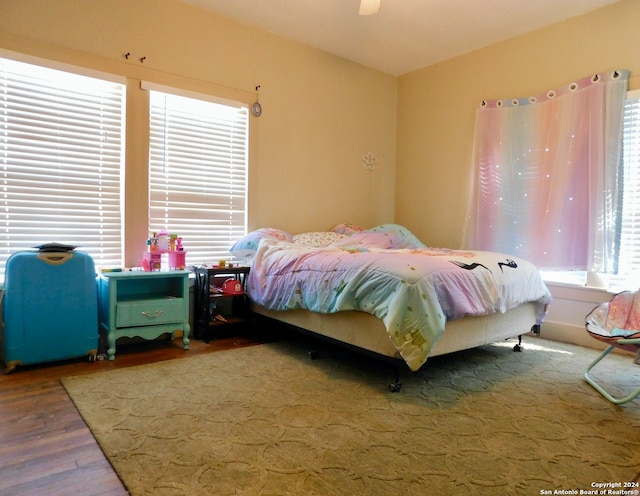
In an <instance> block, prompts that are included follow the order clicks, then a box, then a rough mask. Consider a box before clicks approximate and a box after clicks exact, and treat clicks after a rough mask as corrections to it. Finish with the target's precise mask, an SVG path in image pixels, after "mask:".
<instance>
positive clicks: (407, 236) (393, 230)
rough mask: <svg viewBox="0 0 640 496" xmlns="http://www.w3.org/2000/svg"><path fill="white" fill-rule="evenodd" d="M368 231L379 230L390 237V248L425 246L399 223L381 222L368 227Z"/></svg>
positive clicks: (425, 246)
mask: <svg viewBox="0 0 640 496" xmlns="http://www.w3.org/2000/svg"><path fill="white" fill-rule="evenodd" d="M368 232H380V233H384V234H386V235H388V236H389V237H390V239H391V243H392V246H391V248H427V245H425V244H424V243H423V242H422V241H420V240H419V239H418V238H416V237H415V235H414V234H413V233H412V232H411V231H409V229H407V228H406V227H404V226H401V225H399V224H382V225H380V226H376V227H374V228H372V229H369V230H368Z"/></svg>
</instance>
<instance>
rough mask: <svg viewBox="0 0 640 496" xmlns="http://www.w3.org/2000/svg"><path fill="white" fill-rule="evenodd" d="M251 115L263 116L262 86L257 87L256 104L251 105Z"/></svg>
mask: <svg viewBox="0 0 640 496" xmlns="http://www.w3.org/2000/svg"><path fill="white" fill-rule="evenodd" d="M251 113H252V114H253V115H254V116H255V117H260V116H261V115H262V105H260V85H258V86H256V102H255V103H254V104H253V105H251Z"/></svg>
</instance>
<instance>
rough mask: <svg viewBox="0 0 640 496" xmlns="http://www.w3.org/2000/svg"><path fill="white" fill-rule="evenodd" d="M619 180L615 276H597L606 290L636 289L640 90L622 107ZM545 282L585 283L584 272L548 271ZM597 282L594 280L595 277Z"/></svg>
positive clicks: (639, 264) (639, 232) (639, 247)
mask: <svg viewBox="0 0 640 496" xmlns="http://www.w3.org/2000/svg"><path fill="white" fill-rule="evenodd" d="M621 177H622V180H621V181H619V188H620V192H621V194H620V198H621V199H622V222H621V224H620V232H619V234H618V239H619V243H618V245H619V247H620V249H619V255H618V257H617V260H616V261H615V262H616V263H615V265H617V268H618V271H617V274H610V275H609V276H608V277H607V276H606V275H605V276H600V277H599V283H600V285H602V286H605V287H607V288H608V289H609V290H610V291H613V292H618V291H623V290H625V289H630V290H634V289H637V288H638V281H639V280H640V91H638V90H636V91H630V92H628V93H627V99H626V101H625V105H624V118H623V134H622V166H621ZM543 275H544V277H545V280H547V281H549V282H561V283H568V284H578V285H584V284H588V274H587V272H585V271H573V272H562V271H556V272H553V271H548V272H544V273H543ZM596 279H598V278H596Z"/></svg>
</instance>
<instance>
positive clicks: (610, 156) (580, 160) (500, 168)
mask: <svg viewBox="0 0 640 496" xmlns="http://www.w3.org/2000/svg"><path fill="white" fill-rule="evenodd" d="M628 79H629V73H628V72H627V71H615V72H611V73H602V74H596V75H594V76H591V77H588V78H584V79H581V80H579V81H576V82H573V83H571V84H569V85H567V86H565V87H562V88H558V89H555V90H551V91H548V92H547V93H545V94H543V95H539V96H536V97H531V98H524V99H513V100H492V101H485V102H482V105H481V107H480V108H479V109H478V111H477V115H476V128H475V140H474V153H473V168H474V172H473V177H474V185H473V189H472V191H473V193H472V197H471V203H470V208H469V215H468V218H467V223H466V226H465V241H464V245H465V248H468V249H477V250H489V251H499V252H504V253H507V254H512V255H514V256H519V257H522V258H525V259H528V260H530V261H532V262H533V263H535V264H537V265H538V266H539V267H540V268H546V269H563V270H592V271H596V272H606V271H608V270H610V269H611V267H610V266H609V265H610V262H611V261H612V260H613V259H614V258H615V257H614V256H613V255H614V253H615V251H616V249H617V241H616V239H617V238H616V233H617V231H618V230H617V228H616V226H617V224H616V223H617V222H618V221H619V217H620V214H619V211H618V189H617V183H618V181H617V175H618V167H619V163H620V150H621V142H622V119H623V110H624V100H625V96H626V91H627V83H628Z"/></svg>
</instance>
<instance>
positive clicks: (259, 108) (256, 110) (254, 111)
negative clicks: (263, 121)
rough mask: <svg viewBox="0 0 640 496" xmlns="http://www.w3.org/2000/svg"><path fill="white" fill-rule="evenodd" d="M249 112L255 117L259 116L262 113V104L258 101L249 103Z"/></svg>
mask: <svg viewBox="0 0 640 496" xmlns="http://www.w3.org/2000/svg"><path fill="white" fill-rule="evenodd" d="M251 113H252V114H253V115H254V116H256V117H260V116H261V115H262V105H260V102H255V103H254V104H253V105H251Z"/></svg>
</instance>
